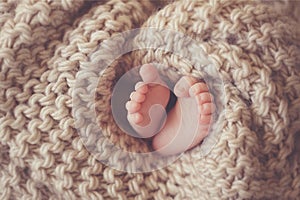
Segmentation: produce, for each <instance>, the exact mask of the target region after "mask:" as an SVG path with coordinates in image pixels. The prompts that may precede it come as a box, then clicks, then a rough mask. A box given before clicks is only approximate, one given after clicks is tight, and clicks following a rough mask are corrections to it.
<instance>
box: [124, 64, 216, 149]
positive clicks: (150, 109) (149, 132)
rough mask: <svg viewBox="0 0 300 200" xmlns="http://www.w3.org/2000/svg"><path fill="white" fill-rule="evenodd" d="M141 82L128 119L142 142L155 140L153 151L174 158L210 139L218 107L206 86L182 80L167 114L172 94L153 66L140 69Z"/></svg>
mask: <svg viewBox="0 0 300 200" xmlns="http://www.w3.org/2000/svg"><path fill="white" fill-rule="evenodd" d="M140 76H141V78H142V82H138V83H137V84H136V85H135V91H134V92H132V93H131V95H130V100H129V101H128V102H127V103H126V109H127V112H128V114H127V119H128V121H129V123H130V125H131V126H132V127H133V128H134V129H135V131H136V132H137V133H138V134H139V135H140V136H141V137H143V138H150V137H153V139H152V147H153V149H154V150H155V151H156V152H157V153H160V154H162V155H175V154H179V153H182V152H184V151H186V150H188V149H191V148H193V147H195V146H196V145H198V144H200V143H201V141H202V140H203V139H204V138H205V137H206V136H207V135H208V133H209V128H210V125H211V121H212V117H213V113H214V111H215V105H214V103H213V97H212V95H211V93H210V92H209V90H208V87H207V85H206V84H205V83H204V82H199V81H197V80H196V79H195V78H193V77H188V76H184V77H182V78H181V79H180V80H179V81H178V82H177V83H176V84H175V87H174V93H175V95H176V96H177V101H176V103H175V105H174V107H173V108H172V109H171V110H170V111H169V113H168V114H166V111H165V108H166V106H167V104H168V102H169V98H170V96H171V95H170V90H169V88H168V87H167V86H166V84H165V83H164V82H163V80H162V79H161V78H160V75H159V73H158V71H157V69H156V68H155V67H154V66H153V65H152V64H145V65H143V66H142V67H141V69H140Z"/></svg>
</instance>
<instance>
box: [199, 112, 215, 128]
mask: <svg viewBox="0 0 300 200" xmlns="http://www.w3.org/2000/svg"><path fill="white" fill-rule="evenodd" d="M211 120H212V115H210V114H209V115H200V117H199V123H200V125H208V124H210V122H211Z"/></svg>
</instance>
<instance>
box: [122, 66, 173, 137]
mask: <svg viewBox="0 0 300 200" xmlns="http://www.w3.org/2000/svg"><path fill="white" fill-rule="evenodd" d="M139 73H140V76H141V78H142V81H141V82H138V83H137V84H136V85H135V91H134V92H132V93H131V94H130V100H129V101H128V102H127V103H126V109H127V120H128V121H129V123H130V125H131V126H132V127H133V129H134V130H135V131H136V132H137V133H138V134H139V136H140V137H142V138H149V137H152V136H154V135H155V134H156V133H158V132H159V131H160V129H161V128H162V127H163V126H164V123H165V121H166V118H167V113H166V110H165V107H166V106H167V104H168V101H169V98H170V90H169V88H168V87H167V85H166V84H165V83H164V82H163V81H162V79H161V78H160V75H159V73H158V71H157V69H156V68H155V67H154V65H152V64H145V65H143V66H142V67H141V68H140V72H139Z"/></svg>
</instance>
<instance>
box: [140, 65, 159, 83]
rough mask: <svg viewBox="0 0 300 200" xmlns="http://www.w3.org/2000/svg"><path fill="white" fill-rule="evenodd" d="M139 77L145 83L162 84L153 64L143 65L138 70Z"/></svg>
mask: <svg viewBox="0 0 300 200" xmlns="http://www.w3.org/2000/svg"><path fill="white" fill-rule="evenodd" d="M140 75H141V77H142V79H143V81H144V82H145V83H159V84H162V83H163V82H162V80H161V79H160V76H159V73H158V71H157V69H156V68H155V67H154V66H153V64H144V65H143V66H142V67H141V69H140Z"/></svg>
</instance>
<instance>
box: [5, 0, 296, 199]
mask: <svg viewBox="0 0 300 200" xmlns="http://www.w3.org/2000/svg"><path fill="white" fill-rule="evenodd" d="M292 3H293V2H292ZM273 4H274V2H272V1H266V2H263V3H259V2H257V3H255V2H250V3H249V2H248V1H232V0H222V1H215V0H209V1H192V0H190V1H187V0H182V1H176V2H170V1H168V2H166V1H161V2H159V1H152V2H151V1H148V0H143V1H130V0H128V1H126V0H111V1H91V2H84V1H80V0H74V1H70V0H62V1H44V2H41V1H31V0H24V1H19V0H8V1H2V2H0V70H1V71H0V81H1V82H0V199H21V198H24V199H220V198H224V199H228V198H229V199H297V198H299V196H300V159H299V153H300V145H299V143H300V136H299V135H300V98H299V97H300V57H299V56H298V55H300V46H299V40H298V38H299V29H298V27H299V26H297V25H298V24H297V19H299V18H297V17H298V16H297V13H299V12H297V6H295V5H291V4H290V3H288V2H284V1H283V2H279V3H278V5H279V6H278V7H277V6H276V5H274V6H273ZM276 4H277V3H276ZM283 4H284V5H286V6H280V5H283ZM270 5H272V6H270ZM277 8H278V9H277ZM298 8H299V7H298ZM158 10H159V11H158ZM298 11H299V10H298ZM139 27H156V28H160V29H171V30H174V31H179V32H182V33H183V34H186V35H188V36H190V37H192V38H193V39H195V40H196V41H198V42H199V44H200V45H201V48H202V49H203V50H204V56H206V57H207V58H209V59H210V61H211V62H212V63H213V66H214V67H215V68H216V70H217V71H218V74H219V75H220V77H221V78H222V81H223V82H224V90H225V100H224V101H225V109H226V115H225V123H224V127H222V128H223V129H222V132H221V133H220V134H219V136H220V137H219V139H218V141H217V144H216V146H215V147H214V148H213V149H212V150H211V152H210V153H209V154H208V155H207V156H205V157H203V156H201V154H200V153H199V152H200V149H201V146H199V147H197V148H194V149H193V150H191V151H188V152H186V153H185V154H184V155H183V156H182V157H181V158H180V159H179V160H177V161H176V162H175V163H173V164H172V165H170V166H168V167H166V168H164V169H161V170H157V171H154V172H149V173H139V174H133V173H127V172H121V171H116V170H114V169H112V168H110V167H107V166H105V165H103V164H102V163H101V162H99V161H98V160H96V159H95V157H94V156H93V154H91V153H90V152H89V151H88V150H87V149H86V147H85V146H84V144H83V141H84V140H81V138H80V136H79V135H78V131H77V129H76V128H75V125H74V115H73V114H74V113H73V114H72V109H73V107H72V106H73V104H72V101H74V99H72V93H73V91H75V90H76V88H75V82H76V78H77V76H80V75H81V76H83V75H84V73H83V74H77V72H78V71H79V69H83V71H84V69H85V68H88V67H89V65H88V64H89V63H91V59H90V58H92V57H90V55H92V54H93V53H94V52H97V48H98V46H99V44H101V43H103V42H104V41H105V40H107V39H109V38H111V37H113V36H114V35H116V34H118V33H120V32H123V31H126V30H131V29H133V28H139ZM157 34H159V32H158V33H157ZM153 37H154V36H153ZM141 38H144V36H143V32H141V33H140V34H139V35H138V36H137V37H136V39H135V45H136V46H137V47H141V48H143V47H145V46H148V42H149V41H148V40H147V39H141ZM146 38H147V36H146ZM154 38H162V40H161V42H162V43H161V45H162V46H164V45H168V43H169V42H171V41H172V39H171V38H168V39H166V38H164V37H163V36H161V35H156V37H154ZM107 48H109V47H107ZM177 48H180V47H177ZM185 48H186V47H185ZM187 51H189V50H188V49H187ZM189 52H190V51H189ZM94 55H97V54H94ZM152 61H153V62H154V61H155V62H159V63H163V64H167V65H168V66H169V68H164V69H163V70H164V71H166V73H169V72H168V71H172V73H173V74H174V72H175V73H176V74H178V75H182V74H192V75H194V76H201V73H200V74H199V71H200V70H199V69H197V68H195V67H193V66H192V65H188V64H185V63H184V62H181V61H180V60H179V59H178V58H176V57H174V56H172V55H169V54H165V53H163V52H161V51H157V50H156V49H149V50H147V51H146V50H140V51H135V52H132V53H130V54H128V55H124V56H123V57H121V58H119V59H118V60H116V62H114V63H113V64H112V65H111V67H110V68H109V70H106V71H105V72H103V73H102V74H101V78H100V81H99V87H98V90H97V93H98V96H97V95H96V99H95V100H96V102H97V105H98V106H97V113H98V116H97V119H98V120H99V122H100V123H99V124H100V125H101V126H102V127H104V129H105V131H104V135H105V136H106V137H108V138H110V140H112V141H114V142H115V143H118V145H120V146H122V147H123V148H126V149H128V150H131V151H135V152H141V151H148V148H147V146H146V145H145V143H144V142H143V141H140V140H137V139H134V138H132V137H129V136H127V135H126V134H124V133H123V132H122V131H121V130H120V129H119V128H118V126H117V125H116V124H115V122H114V121H113V118H112V115H111V110H110V108H109V106H108V105H109V103H110V97H111V96H110V94H111V92H112V88H113V85H114V84H115V82H116V80H117V79H118V78H119V77H120V76H122V74H124V73H125V71H127V70H129V69H131V68H132V67H134V66H137V65H138V64H141V63H147V62H152ZM95 76H99V77H100V74H96V75H95V74H93V75H92V76H90V75H89V74H87V75H86V77H87V82H88V83H87V84H89V82H91V83H93V84H95V78H94V77H95ZM96 83H98V80H97V79H96ZM78 98H80V97H78ZM82 112H87V113H88V112H89V111H86V110H83V111H82ZM75 115H76V112H75ZM99 145H100V146H101V145H102V144H99Z"/></svg>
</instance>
